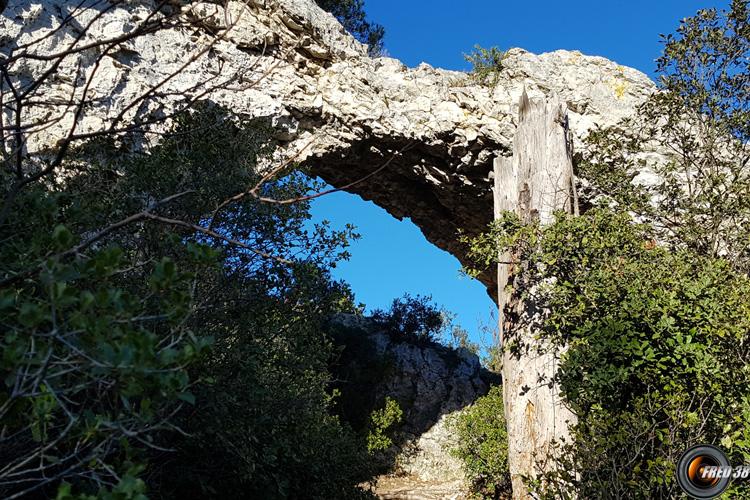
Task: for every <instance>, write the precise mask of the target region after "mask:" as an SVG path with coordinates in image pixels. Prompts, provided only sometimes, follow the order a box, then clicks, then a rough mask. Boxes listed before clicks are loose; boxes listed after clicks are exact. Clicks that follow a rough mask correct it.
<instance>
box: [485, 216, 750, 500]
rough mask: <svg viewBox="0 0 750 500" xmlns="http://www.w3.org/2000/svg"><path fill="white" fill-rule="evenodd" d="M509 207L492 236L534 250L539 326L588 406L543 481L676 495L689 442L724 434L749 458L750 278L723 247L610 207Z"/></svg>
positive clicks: (527, 283) (615, 492) (558, 490)
mask: <svg viewBox="0 0 750 500" xmlns="http://www.w3.org/2000/svg"><path fill="white" fill-rule="evenodd" d="M513 217H514V216H512V215H509V216H508V217H506V219H504V220H503V221H501V222H499V223H498V224H496V225H495V231H497V234H495V235H494V237H489V239H487V240H483V242H486V241H491V240H492V239H493V238H494V239H495V241H498V242H504V243H508V242H512V243H513V246H514V254H515V255H517V256H518V258H519V262H524V263H526V264H525V265H524V266H523V271H521V266H520V265H519V266H516V270H515V271H516V273H518V274H517V275H518V276H522V277H523V279H522V280H519V281H517V282H516V285H517V286H519V285H520V286H521V289H520V290H518V293H520V294H523V293H526V292H527V291H528V289H529V288H528V287H536V293H538V294H544V296H545V297H546V300H547V303H548V305H549V308H550V314H549V316H548V317H547V319H546V320H545V324H544V326H543V328H542V331H541V332H540V333H539V334H540V335H543V336H546V337H547V338H549V339H551V340H552V341H553V342H554V343H556V344H558V345H566V346H567V350H566V351H565V353H564V355H563V356H562V358H561V360H560V364H559V369H558V373H557V381H558V383H559V384H560V385H561V387H562V391H563V395H564V398H565V400H566V402H567V404H568V405H569V406H570V407H571V408H572V409H573V411H574V412H575V413H576V415H577V416H578V419H579V420H578V424H577V425H575V426H574V427H573V438H574V440H573V441H574V442H573V443H569V444H567V445H565V447H564V453H561V454H560V455H561V457H562V462H563V463H562V466H561V467H559V468H558V469H557V470H556V471H555V472H552V473H550V474H549V476H548V477H546V479H547V480H548V484H547V485H546V487H548V488H549V489H547V491H540V492H539V493H540V494H546V495H549V496H550V497H559V496H565V495H570V494H574V493H575V494H576V495H580V496H584V497H590V496H605V497H614V498H616V497H619V496H622V495H624V494H625V492H627V496H632V497H634V498H654V497H670V496H673V495H676V494H678V492H679V488H678V486H677V484H676V481H675V479H674V464H675V463H676V461H677V459H678V458H679V456H680V454H681V453H682V452H683V451H684V450H685V449H687V448H688V447H690V446H691V445H693V444H696V443H701V442H702V443H713V444H720V443H723V444H724V446H725V448H726V449H727V451H728V453H729V454H730V456H731V457H734V461H737V462H738V463H739V462H740V461H742V460H744V457H745V456H746V455H747V453H748V451H750V450H748V449H747V448H746V445H747V442H746V440H745V439H744V434H743V429H744V428H745V426H746V425H747V424H748V423H749V422H748V421H747V420H746V417H747V414H746V413H743V412H740V410H739V409H740V408H744V407H745V406H746V401H747V395H748V393H747V389H746V388H747V386H748V383H750V369H749V368H750V364H749V363H748V360H749V359H750V357H748V352H747V349H746V347H745V346H746V345H747V339H748V333H750V278H748V277H747V276H746V275H744V274H742V273H738V272H736V271H735V270H734V269H733V268H732V265H731V263H730V262H728V261H727V260H724V259H716V258H711V257H704V256H700V255H696V254H695V253H693V252H691V251H689V250H682V251H674V252H671V251H669V250H667V249H665V248H663V247H660V246H658V245H655V244H654V242H653V239H652V230H651V229H650V228H649V227H648V226H644V225H638V224H635V223H634V222H633V221H632V219H631V218H630V216H629V215H628V214H622V213H616V212H612V211H611V210H609V209H605V208H596V209H592V210H590V211H589V212H587V213H586V214H584V215H582V216H580V217H574V216H571V215H567V214H564V213H559V214H557V218H556V220H555V222H554V223H553V224H551V225H549V226H547V227H544V228H540V227H539V226H538V225H536V224H532V225H526V226H523V225H518V224H513V223H509V222H508V221H510V220H512V219H513ZM511 233H513V234H511ZM479 244H480V246H481V244H482V242H479ZM487 248H489V249H491V251H492V252H493V253H494V255H497V249H498V247H497V246H494V245H492V244H490V245H489V246H488V247H487ZM475 250H476V248H475ZM733 435H736V436H738V438H739V439H738V440H737V441H734V438H732V437H731V436H733ZM740 436H742V437H741V438H740ZM730 444H731V446H730ZM537 486H538V485H537ZM736 494H739V492H736Z"/></svg>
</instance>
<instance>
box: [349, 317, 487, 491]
mask: <svg viewBox="0 0 750 500" xmlns="http://www.w3.org/2000/svg"><path fill="white" fill-rule="evenodd" d="M334 322H336V323H338V324H339V325H343V326H345V327H346V330H345V331H344V332H342V334H343V335H344V336H341V337H338V341H339V342H343V343H344V344H351V343H353V341H354V340H355V339H353V338H352V336H356V337H362V336H363V337H365V338H366V339H367V341H368V343H369V345H370V346H371V348H372V351H370V350H369V349H368V350H367V352H368V356H370V355H372V356H377V357H378V358H379V359H381V360H385V361H386V362H387V363H388V365H389V367H390V368H389V370H387V372H386V373H385V376H384V377H383V378H382V379H381V380H380V381H378V382H377V383H376V384H374V385H373V386H372V387H370V388H369V390H370V391H372V393H373V396H374V399H375V400H376V401H383V400H384V399H385V398H386V397H389V398H392V399H395V400H396V401H397V402H399V405H400V407H401V408H402V410H403V412H404V413H403V421H402V423H401V425H400V427H399V429H400V430H399V434H398V435H397V436H396V437H395V439H394V441H395V442H396V443H397V446H398V451H397V457H396V461H395V468H394V471H393V473H394V474H393V475H391V476H386V477H381V478H379V480H378V482H377V485H376V492H377V493H378V494H379V495H380V496H381V497H382V498H411V496H410V495H411V494H413V493H414V494H415V492H419V493H420V495H422V496H420V497H418V498H465V492H466V484H465V481H464V472H463V469H462V465H461V462H460V461H459V460H458V459H457V458H455V457H454V456H452V454H451V450H452V449H453V448H454V447H455V446H456V445H457V444H458V443H457V441H456V439H457V437H456V435H455V434H454V433H453V432H452V429H451V421H452V419H454V418H455V417H456V416H457V415H458V413H460V412H461V411H462V410H463V409H464V408H466V407H468V406H470V405H471V404H472V403H474V401H476V400H477V399H478V398H479V397H481V396H484V395H485V394H486V393H487V391H488V390H489V382H490V379H492V378H497V376H493V375H492V374H490V373H488V372H486V371H485V370H483V369H482V367H481V365H480V363H479V358H478V357H477V356H476V355H475V354H473V353H471V352H470V351H468V350H466V349H449V348H446V347H443V346H441V345H424V346H420V345H414V344H411V343H408V342H404V341H403V340H399V339H394V338H392V337H391V335H389V334H388V333H387V332H385V331H383V330H382V329H381V328H380V327H379V326H378V324H377V323H376V322H374V321H372V320H370V319H368V318H363V317H360V316H354V315H343V314H342V315H338V316H337V317H336V318H335V320H334ZM355 363H356V361H355ZM495 381H496V380H495ZM426 492H432V493H430V495H427V494H426ZM433 494H434V495H436V496H431V495H433ZM415 498H416V497H415Z"/></svg>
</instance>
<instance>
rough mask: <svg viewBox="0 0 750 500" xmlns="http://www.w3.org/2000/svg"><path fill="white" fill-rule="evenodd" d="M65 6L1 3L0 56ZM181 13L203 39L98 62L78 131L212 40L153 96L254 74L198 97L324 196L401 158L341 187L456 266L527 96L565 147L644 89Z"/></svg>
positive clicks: (591, 67)
mask: <svg viewBox="0 0 750 500" xmlns="http://www.w3.org/2000/svg"><path fill="white" fill-rule="evenodd" d="M148 5H149V2H148V1H144V2H134V3H124V4H122V5H120V6H118V7H117V8H116V9H113V10H111V11H109V12H107V13H106V15H104V16H102V18H101V20H100V21H99V22H97V23H94V24H93V25H92V26H91V27H90V28H89V33H90V35H89V36H91V37H96V36H100V37H105V36H108V35H109V36H111V33H112V32H113V30H117V29H121V30H127V29H128V27H131V29H132V19H133V18H138V17H139V16H141V17H143V16H144V11H145V10H146V9H147V7H148ZM71 8H72V7H71V6H66V2H62V1H59V0H44V1H41V2H38V3H34V4H28V3H26V2H19V1H16V2H10V3H9V5H8V7H7V8H6V9H5V11H4V12H3V14H2V16H1V17H0V31H2V32H4V33H6V34H7V35H6V36H5V38H4V39H3V40H2V41H0V50H3V51H8V50H11V49H13V47H14V45H16V46H17V45H18V44H20V43H28V42H29V41H30V40H33V39H37V38H40V37H42V36H44V35H45V34H48V33H49V32H50V31H51V29H53V28H55V27H57V26H56V24H58V23H59V22H60V19H61V18H62V14H61V13H64V12H67V11H69V10H70V9H71ZM183 9H184V11H185V15H186V16H188V17H193V18H199V19H200V20H201V24H202V25H204V26H205V30H204V31H203V32H199V33H196V32H191V31H188V30H173V31H172V32H169V33H167V34H166V35H165V33H164V32H160V33H158V34H156V35H147V36H143V37H140V38H138V39H136V40H134V41H133V42H132V43H131V44H130V46H128V47H127V48H126V50H121V51H116V52H114V53H113V54H112V56H111V57H110V58H107V59H105V60H104V63H103V64H101V65H100V67H99V68H98V74H97V76H96V78H95V79H94V82H93V85H92V88H91V89H90V91H89V92H90V94H91V95H93V96H97V97H99V98H101V105H100V106H99V107H96V108H93V109H88V110H86V111H85V113H84V114H83V117H82V120H81V125H80V126H79V130H88V129H93V130H95V129H97V127H101V126H102V124H103V123H106V120H107V119H108V118H109V117H112V116H114V115H115V114H116V112H117V111H118V108H122V107H123V106H125V103H127V101H128V98H129V97H132V96H134V95H138V93H139V92H143V91H144V90H145V89H147V88H148V87H149V85H153V84H154V83H155V82H158V81H159V80H160V79H161V78H164V77H165V76H167V75H170V74H171V73H172V72H175V71H177V70H178V69H179V68H180V67H181V65H183V64H184V61H185V60H186V57H188V56H190V54H191V53H195V52H198V51H199V50H200V49H201V47H204V46H207V44H209V43H213V44H214V45H213V46H212V48H211V50H210V51H208V52H207V53H206V54H203V55H202V56H201V57H200V58H198V60H196V61H195V63H194V64H191V65H189V66H187V67H185V68H184V69H182V71H180V72H179V74H178V75H176V76H175V77H174V78H172V79H171V80H169V81H168V82H167V84H166V85H165V86H164V90H169V91H174V92H175V94H179V93H180V91H183V92H185V91H186V89H191V88H192V87H194V86H195V85H196V83H197V82H201V81H203V80H207V79H209V78H216V76H217V75H224V74H227V75H228V74H231V73H232V72H237V74H240V75H241V77H243V78H251V79H252V78H259V76H260V75H262V78H259V81H258V82H255V83H254V85H252V86H250V87H249V88H245V89H241V90H234V91H233V90H230V89H217V90H216V91H215V92H213V93H211V94H210V95H207V96H206V97H207V98H208V99H210V100H213V101H215V102H217V103H219V104H222V105H225V106H227V107H228V108H230V109H232V110H234V111H236V112H238V113H243V114H247V115H251V116H259V117H260V116H262V117H269V118H270V119H271V121H272V122H273V124H274V125H275V126H276V127H277V130H278V138H279V139H280V141H281V142H282V144H283V147H282V149H281V150H280V152H279V154H280V155H282V156H292V155H293V154H295V153H296V152H298V151H299V150H301V149H303V148H304V151H303V152H302V153H301V154H299V157H298V160H300V161H301V163H302V164H304V165H309V166H311V167H312V172H313V173H315V174H317V175H320V176H321V177H322V178H323V179H325V180H326V181H328V182H329V183H330V184H332V185H333V186H335V187H340V186H345V185H348V184H350V183H351V182H354V181H356V180H358V179H361V178H362V177H364V176H366V175H368V174H369V173H371V172H372V171H373V170H375V169H376V168H377V167H378V166H380V165H382V164H383V163H384V162H386V161H387V160H388V159H389V158H390V156H391V155H392V154H393V153H394V152H398V151H402V150H404V149H405V148H406V150H404V151H403V152H402V153H401V154H397V155H396V157H395V158H394V159H393V161H391V162H390V164H389V165H388V167H387V168H385V169H383V170H382V171H380V172H379V173H378V174H377V175H375V176H372V177H370V178H369V179H367V181H366V182H361V183H358V184H356V185H354V186H352V187H350V188H348V190H349V191H351V192H354V193H356V194H359V195H361V196H362V197H363V198H365V199H368V200H372V201H374V202H375V203H377V204H378V205H380V206H381V207H383V208H385V209H386V210H387V211H388V212H389V213H391V214H392V215H394V216H395V217H398V218H402V217H409V218H411V219H412V221H414V223H415V224H416V225H417V226H418V227H419V228H420V229H421V230H422V232H423V233H424V235H425V236H426V238H427V239H428V240H429V241H430V242H432V243H433V244H435V245H436V246H438V247H440V248H442V249H444V250H446V251H448V252H450V253H452V254H453V255H455V256H456V257H457V258H458V259H459V260H460V261H462V262H465V256H464V253H463V249H462V248H461V246H460V245H459V244H458V242H457V232H458V230H459V229H461V230H463V231H464V232H465V233H466V234H469V235H472V234H476V233H478V232H479V231H481V230H483V229H484V228H485V227H486V225H487V223H488V222H489V221H490V220H491V218H492V185H493V180H492V178H493V173H492V162H493V159H494V158H495V157H496V156H498V155H507V154H509V152H510V150H511V148H512V140H513V134H514V133H515V128H516V121H517V118H516V117H517V115H518V104H517V103H518V100H519V97H520V95H521V93H522V92H523V90H524V89H525V90H526V91H527V92H528V94H529V96H530V97H531V98H538V97H545V96H550V95H557V96H559V98H560V99H561V100H562V101H563V102H565V103H566V104H567V107H568V109H569V118H570V127H571V130H572V132H573V134H574V138H575V139H576V140H580V138H581V137H582V136H583V135H584V134H585V133H586V132H587V131H588V130H589V129H590V128H591V127H592V126H594V125H595V124H599V125H609V124H614V123H616V122H617V121H618V120H619V119H620V118H622V117H624V116H628V115H629V114H631V113H632V111H633V109H634V107H635V106H636V105H637V104H638V103H640V102H642V101H643V100H644V98H645V97H646V96H647V95H648V94H649V93H650V92H652V91H653V83H652V82H651V81H650V80H649V79H648V78H647V77H646V76H645V75H644V74H642V73H640V72H638V71H636V70H634V69H631V68H626V67H623V66H619V65H617V64H615V63H613V62H611V61H609V60H607V59H604V58H601V57H589V56H584V55H582V54H580V53H579V52H569V51H556V52H551V53H547V54H542V55H534V54H531V53H529V52H526V51H524V50H522V49H511V50H510V51H508V53H507V55H506V57H505V59H504V61H503V70H502V72H501V73H500V76H499V78H498V81H497V84H496V86H495V87H494V88H492V89H490V88H487V87H484V86H481V85H478V84H475V83H473V82H472V81H471V80H470V79H469V78H468V77H467V75H466V74H464V73H461V72H456V71H446V70H441V69H435V68H432V67H430V66H429V65H426V64H422V65H420V66H419V67H417V68H407V67H405V66H404V65H403V64H402V63H400V62H399V61H398V60H396V59H391V58H377V59H371V58H369V57H368V56H367V51H366V47H365V46H363V45H362V44H360V43H359V42H357V41H356V40H355V39H354V38H352V37H351V36H350V35H349V34H348V33H346V32H345V31H344V29H343V28H342V27H341V25H340V24H339V23H338V22H337V21H336V20H335V19H334V18H333V17H332V16H331V15H330V14H327V13H325V12H323V11H322V10H320V9H319V8H318V7H317V6H316V5H315V3H314V2H313V0H252V1H246V2H229V3H228V4H227V8H226V9H225V8H224V7H222V6H221V5H218V4H214V3H208V2H206V3H200V2H197V3H193V4H192V6H189V7H184V8H183ZM87 16H88V17H91V16H90V15H88V14H86V15H85V16H83V17H84V18H85V17H87ZM84 20H85V19H84ZM74 35H75V26H68V27H63V29H61V30H59V33H58V34H57V36H55V37H52V38H50V40H48V41H45V42H44V43H41V44H40V45H39V46H38V47H36V49H35V50H37V51H38V52H40V53H44V52H45V51H46V52H55V51H56V50H59V49H58V48H59V47H60V46H61V45H62V44H64V43H65V42H66V41H70V40H72V39H73V37H74ZM217 40H218V41H217ZM78 63H81V64H82V67H83V71H84V74H85V73H86V72H92V71H93V68H92V67H91V66H92V64H93V63H92V61H91V57H90V55H89V54H87V53H85V52H83V53H81V54H79V55H78V56H76V57H70V58H68V60H66V61H65V62H64V63H63V64H61V65H60V67H59V68H58V70H57V75H59V76H58V78H57V81H58V82H59V84H58V87H55V88H51V89H50V91H49V92H48V93H49V94H55V93H58V94H59V93H64V91H65V90H66V87H71V88H72V87H73V83H72V82H74V81H75V79H76V75H75V71H76V67H77V64H78ZM248 68H249V69H248ZM42 69H43V64H41V63H40V64H39V65H38V67H33V66H32V67H30V68H26V71H27V74H18V75H13V76H16V77H17V78H19V79H23V78H30V77H32V76H33V75H34V74H35V73H37V72H39V71H42ZM162 101H163V99H162ZM175 102H176V99H175ZM64 105H65V104H64V103H61V104H60V105H59V106H60V110H62V109H63V108H64ZM161 105H163V103H160V106H161ZM48 110H49V107H48V108H47V109H45V112H46V111H48ZM139 110H140V111H143V109H142V108H141V109H139ZM29 111H31V110H29ZM40 113H41V111H40ZM70 120H72V117H71V116H68V117H65V118H63V119H62V120H61V121H60V122H59V123H58V124H56V125H55V126H53V127H51V128H49V129H47V130H45V131H44V133H43V134H39V135H36V136H35V137H33V138H31V140H30V143H29V148H30V149H33V148H35V147H37V148H38V147H40V146H42V145H45V144H49V143H50V142H51V141H52V140H54V138H55V137H56V136H61V135H62V134H64V133H65V131H66V130H67V128H68V127H69V126H70ZM217 175H220V172H217ZM482 281H483V282H484V283H485V284H486V285H487V286H488V290H489V291H490V293H491V294H492V295H494V294H495V292H494V290H495V278H494V277H493V276H490V275H487V276H483V277H482Z"/></svg>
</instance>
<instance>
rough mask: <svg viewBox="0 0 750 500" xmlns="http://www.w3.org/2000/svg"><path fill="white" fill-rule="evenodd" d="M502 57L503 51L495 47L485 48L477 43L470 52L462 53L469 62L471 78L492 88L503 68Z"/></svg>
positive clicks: (503, 55)
mask: <svg viewBox="0 0 750 500" xmlns="http://www.w3.org/2000/svg"><path fill="white" fill-rule="evenodd" d="M504 57H505V53H504V52H503V51H502V50H500V49H499V48H497V47H490V48H489V49H486V48H484V47H481V46H479V45H475V46H474V50H473V51H472V52H471V53H470V54H464V59H466V60H467V61H468V62H470V63H471V71H470V73H469V75H470V76H471V78H472V80H474V81H475V82H477V83H479V84H480V85H487V86H489V87H490V88H493V89H494V88H495V85H497V81H498V78H499V77H500V72H501V71H502V69H503V58H504Z"/></svg>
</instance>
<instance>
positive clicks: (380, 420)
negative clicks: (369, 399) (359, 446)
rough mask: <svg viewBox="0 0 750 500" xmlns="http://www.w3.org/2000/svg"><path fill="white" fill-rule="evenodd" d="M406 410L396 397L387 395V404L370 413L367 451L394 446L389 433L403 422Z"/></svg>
mask: <svg viewBox="0 0 750 500" xmlns="http://www.w3.org/2000/svg"><path fill="white" fill-rule="evenodd" d="M403 416H404V412H403V411H402V410H401V407H400V406H399V404H398V402H397V401H396V400H395V399H392V398H389V397H386V398H385V406H384V407H383V408H381V409H379V410H374V411H373V412H372V414H371V415H370V432H369V433H368V434H367V451H369V452H370V453H373V452H376V451H385V450H387V449H388V448H390V447H391V446H393V441H392V440H391V437H390V435H389V434H391V433H392V432H393V430H394V427H395V426H396V425H398V424H399V423H401V420H402V418H403Z"/></svg>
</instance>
